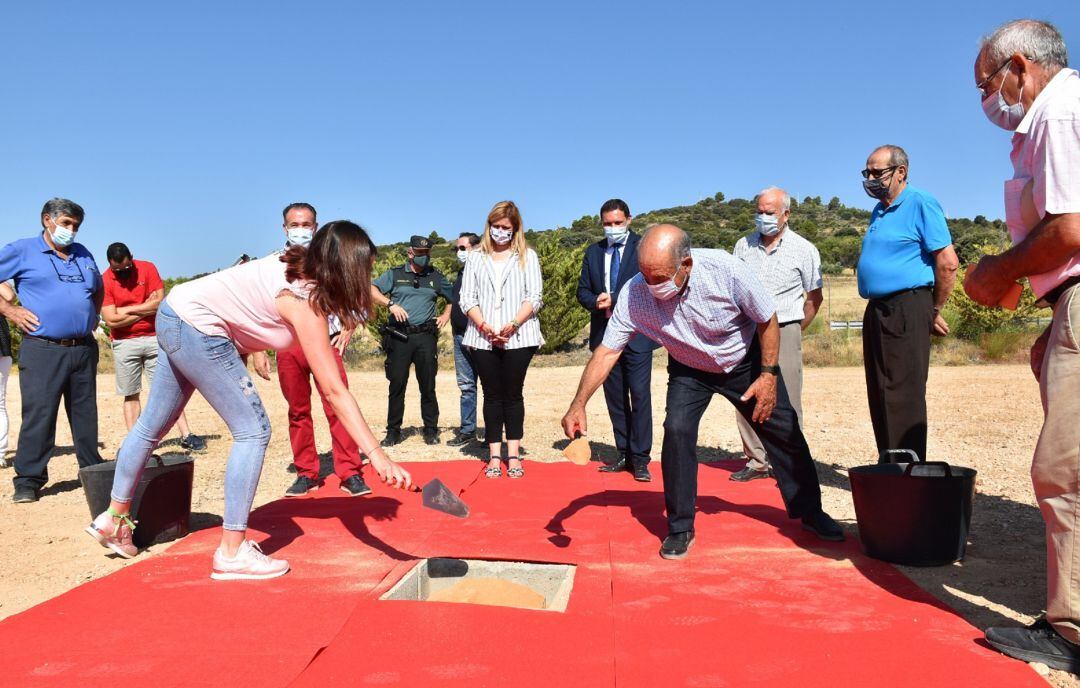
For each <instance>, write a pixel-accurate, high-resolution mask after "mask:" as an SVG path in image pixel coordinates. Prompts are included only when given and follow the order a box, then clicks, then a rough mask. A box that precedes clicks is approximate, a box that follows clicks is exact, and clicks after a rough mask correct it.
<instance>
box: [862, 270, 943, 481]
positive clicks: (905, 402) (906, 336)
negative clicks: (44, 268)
mask: <svg viewBox="0 0 1080 688" xmlns="http://www.w3.org/2000/svg"><path fill="white" fill-rule="evenodd" d="M933 322H934V297H933V294H932V293H931V291H930V289H928V288H922V289H914V290H911V289H909V290H906V291H903V292H899V293H897V294H893V295H891V296H887V297H884V298H880V299H870V302H869V303H868V304H867V305H866V314H865V315H864V316H863V335H862V336H863V367H864V369H865V370H866V396H867V399H868V400H869V402H870V421H871V422H872V423H873V424H874V439H875V440H877V448H878V453H879V455H880V453H881V452H883V451H885V450H886V449H910V450H912V451H914V452H915V453H916V454H918V455H919V458H920V459H923V460H925V459H926V376H927V374H928V373H929V372H930V328H931V326H932V325H933Z"/></svg>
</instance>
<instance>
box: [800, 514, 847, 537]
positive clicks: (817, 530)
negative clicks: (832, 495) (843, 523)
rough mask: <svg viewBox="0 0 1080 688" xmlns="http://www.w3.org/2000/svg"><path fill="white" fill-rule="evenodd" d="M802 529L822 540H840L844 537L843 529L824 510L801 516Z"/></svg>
mask: <svg viewBox="0 0 1080 688" xmlns="http://www.w3.org/2000/svg"><path fill="white" fill-rule="evenodd" d="M802 527H803V530H809V531H810V532H811V533H813V534H814V535H817V536H818V537H819V538H821V539H822V540H832V541H833V542H841V541H842V540H843V539H844V529H843V528H841V527H840V524H839V523H837V522H836V521H834V520H833V519H832V516H829V515H828V514H827V513H825V512H824V511H818V512H817V513H816V514H811V515H810V516H803V517H802Z"/></svg>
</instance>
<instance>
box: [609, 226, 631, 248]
mask: <svg viewBox="0 0 1080 688" xmlns="http://www.w3.org/2000/svg"><path fill="white" fill-rule="evenodd" d="M629 233H630V225H616V226H614V227H604V236H605V237H607V238H608V240H609V241H611V243H613V244H621V243H623V242H625V241H626V235H627V234H629Z"/></svg>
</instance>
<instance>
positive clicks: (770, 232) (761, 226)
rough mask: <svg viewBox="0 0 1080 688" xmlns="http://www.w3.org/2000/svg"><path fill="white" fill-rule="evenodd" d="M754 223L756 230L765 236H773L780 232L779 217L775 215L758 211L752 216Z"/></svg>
mask: <svg viewBox="0 0 1080 688" xmlns="http://www.w3.org/2000/svg"><path fill="white" fill-rule="evenodd" d="M754 224H755V225H757V231H759V232H761V233H762V234H763V235H765V236H774V235H776V234H777V233H779V232H780V219H779V218H777V217H776V216H775V215H769V214H768V213H758V214H757V215H756V216H755V217H754Z"/></svg>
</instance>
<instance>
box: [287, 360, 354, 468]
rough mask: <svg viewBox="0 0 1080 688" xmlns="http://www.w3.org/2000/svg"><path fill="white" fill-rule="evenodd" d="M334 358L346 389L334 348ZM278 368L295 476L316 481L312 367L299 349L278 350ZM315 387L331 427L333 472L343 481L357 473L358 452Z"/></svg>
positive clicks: (346, 379)
mask: <svg viewBox="0 0 1080 688" xmlns="http://www.w3.org/2000/svg"><path fill="white" fill-rule="evenodd" d="M334 356H335V358H337V365H338V372H340V373H341V380H342V381H343V382H344V383H345V386H346V387H347V386H348V385H349V379H348V378H347V377H346V376H345V366H344V365H343V364H342V362H341V355H340V354H339V353H338V352H337V349H335V350H334ZM277 365H278V382H279V383H281V393H282V394H284V395H285V401H287V402H288V404H289V442H290V443H291V444H292V451H293V462H294V463H295V464H296V473H297V474H298V475H304V476H307V477H308V478H311V479H312V480H318V478H319V454H318V452H316V451H315V426H314V425H313V423H312V420H311V381H312V378H313V377H314V376H313V375H312V374H311V367H310V366H309V365H308V362H307V358H305V357H304V352H303V351H302V350H301V349H300V347H299V346H296V347H293V348H292V349H288V350H286V351H279V352H278V353H277ZM315 388H316V389H318V391H319V397H320V398H321V399H322V405H323V411H324V412H325V413H326V421H327V422H328V423H329V424H330V438H331V440H332V441H333V445H334V473H336V474H337V476H338V477H339V478H341V479H342V480H345V479H346V478H349V477H351V476H354V475H357V474H358V473H360V450H359V449H358V448H357V446H356V442H353V440H352V437H350V436H349V433H348V432H347V431H346V430H345V426H343V425H342V424H341V421H339V420H338V417H337V415H335V414H334V409H333V408H332V407H331V406H330V403H329V402H328V401H327V400H326V396H325V395H324V394H323V391H322V389H319V385H318V383H317V382H316V383H315Z"/></svg>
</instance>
